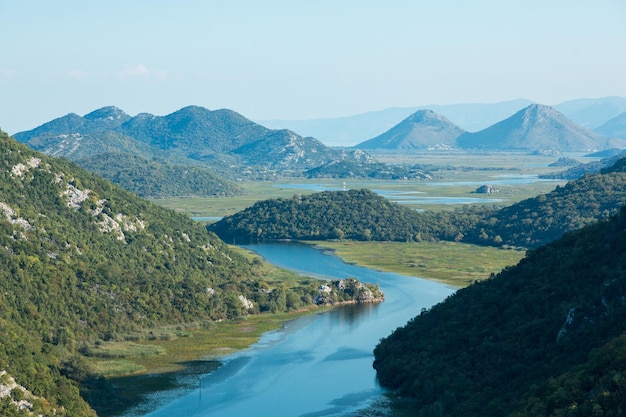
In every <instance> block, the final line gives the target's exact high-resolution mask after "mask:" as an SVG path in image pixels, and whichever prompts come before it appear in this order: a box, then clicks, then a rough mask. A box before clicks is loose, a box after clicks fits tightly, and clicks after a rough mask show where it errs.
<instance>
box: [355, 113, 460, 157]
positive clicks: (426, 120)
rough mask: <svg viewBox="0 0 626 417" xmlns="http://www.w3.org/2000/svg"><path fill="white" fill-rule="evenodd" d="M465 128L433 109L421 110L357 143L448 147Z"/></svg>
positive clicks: (361, 146) (363, 145) (387, 146)
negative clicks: (380, 132)
mask: <svg viewBox="0 0 626 417" xmlns="http://www.w3.org/2000/svg"><path fill="white" fill-rule="evenodd" d="M463 132H464V130H463V129H461V128H460V127H458V126H457V125H455V124H454V123H452V122H450V121H449V120H448V119H446V118H445V117H443V116H440V115H438V114H436V113H435V112H433V111H432V110H418V111H417V112H415V113H413V114H412V115H410V116H409V117H407V118H406V119H404V120H403V121H402V122H400V123H399V124H397V125H396V126H394V127H393V128H391V129H390V130H388V131H387V132H385V133H383V134H382V135H379V136H377V137H375V138H373V139H370V140H367V141H365V142H362V143H359V144H358V145H356V146H355V147H356V148H359V149H424V148H438V147H439V148H449V147H454V146H455V145H456V139H457V138H458V137H459V136H460V135H461V134H462V133H463Z"/></svg>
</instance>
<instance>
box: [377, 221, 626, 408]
mask: <svg viewBox="0 0 626 417" xmlns="http://www.w3.org/2000/svg"><path fill="white" fill-rule="evenodd" d="M625 271H626V209H623V210H622V211H621V213H620V214H619V215H618V216H616V217H613V218H611V219H610V220H603V221H600V222H598V223H597V224H594V225H590V226H587V227H585V228H583V229H582V230H579V231H576V232H571V233H567V234H566V235H565V236H563V237H562V238H560V239H559V240H556V241H554V242H552V243H550V244H548V245H545V246H542V247H540V248H538V249H535V250H533V251H531V252H529V254H528V255H527V257H526V258H525V259H524V260H522V261H521V262H520V263H519V264H518V265H517V266H515V267H511V268H508V269H505V270H504V271H502V272H501V273H499V274H498V275H497V276H495V277H493V278H492V279H489V280H486V281H483V282H480V283H476V284H474V285H472V286H470V287H467V288H465V289H462V290H459V291H457V292H456V293H455V294H453V295H452V296H450V297H449V298H448V299H446V300H445V301H444V302H442V303H440V304H438V305H436V306H434V307H432V308H431V309H430V310H428V311H423V312H422V314H420V315H419V316H417V317H415V318H414V319H413V320H411V321H410V322H409V323H408V324H407V325H406V326H404V327H402V328H399V329H397V330H396V331H395V332H394V333H392V334H391V335H390V336H389V337H387V338H385V339H383V340H382V341H381V342H380V344H379V345H378V346H377V347H376V349H375V363H374V367H375V368H376V370H377V373H378V378H379V380H380V382H381V383H382V384H383V385H384V386H387V387H390V388H393V389H396V390H397V392H398V394H399V395H400V396H403V397H410V398H412V399H413V405H412V407H413V408H414V409H415V410H417V411H418V414H417V415H419V416H463V417H471V416H480V417H488V416H507V415H508V416H527V415H541V416H591V415H600V416H618V415H623V414H622V413H623V411H624V410H626V408H625V407H626V333H625V331H626V322H625V321H624V317H625V316H626V302H625V301H624V300H626V274H625Z"/></svg>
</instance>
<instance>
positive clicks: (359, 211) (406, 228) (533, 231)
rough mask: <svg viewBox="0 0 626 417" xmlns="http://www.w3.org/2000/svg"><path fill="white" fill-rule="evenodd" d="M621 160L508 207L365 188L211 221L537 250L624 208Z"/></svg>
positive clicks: (300, 233)
mask: <svg viewBox="0 0 626 417" xmlns="http://www.w3.org/2000/svg"><path fill="white" fill-rule="evenodd" d="M625 165H626V158H625V159H622V160H618V161H617V162H616V163H615V164H614V165H613V166H612V167H610V168H607V169H606V170H605V171H603V172H602V173H599V174H589V175H586V176H584V177H583V178H580V179H578V180H575V181H570V182H569V183H567V184H566V185H564V186H558V187H557V188H556V189H555V190H553V191H552V192H550V193H548V194H543V195H539V196H537V197H533V198H529V199H526V200H523V201H520V202H518V203H515V204H513V205H511V206H508V207H504V208H500V209H490V208H485V207H474V206H468V207H462V208H460V209H458V210H455V211H442V212H438V213H429V212H420V213H418V212H416V211H414V210H412V209H410V208H408V207H405V206H401V205H398V204H396V203H392V202H390V201H388V200H387V199H385V198H383V197H381V196H379V195H377V194H375V193H374V192H372V191H368V190H349V191H325V192H322V193H315V194H311V195H307V196H294V197H292V198H288V199H271V200H266V201H260V202H257V203H256V204H254V205H253V206H251V207H249V208H247V209H245V210H243V211H241V212H239V213H236V214H235V215H233V216H230V217H226V218H224V219H222V220H220V221H219V222H217V223H215V224H213V225H211V226H209V230H212V231H215V232H216V233H217V234H218V235H219V236H220V237H222V238H223V239H224V240H226V241H228V242H232V240H233V239H235V240H257V239H259V240H263V239H301V240H307V239H313V240H315V239H321V240H323V239H344V238H345V239H353V240H379V241H419V240H437V239H439V240H456V241H462V242H467V243H475V244H479V245H493V246H514V247H523V248H535V247H538V246H541V245H543V244H545V243H548V242H550V241H552V240H554V239H557V238H559V237H560V236H562V235H563V233H566V232H569V231H572V230H576V229H579V228H581V227H583V226H585V225H588V224H591V223H593V222H595V221H597V220H598V219H601V218H608V217H610V216H612V215H615V214H617V213H618V212H619V210H620V208H621V207H622V206H624V205H626V172H624V170H625V168H624V166H625Z"/></svg>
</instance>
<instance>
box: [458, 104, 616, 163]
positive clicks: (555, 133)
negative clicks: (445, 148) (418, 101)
mask: <svg viewBox="0 0 626 417" xmlns="http://www.w3.org/2000/svg"><path fill="white" fill-rule="evenodd" d="M618 143H626V141H621V140H612V139H606V138H604V137H602V136H600V135H598V134H596V133H594V132H592V131H590V130H588V129H585V128H583V127H581V126H579V125H577V124H576V123H574V122H572V121H571V120H569V119H568V118H567V117H565V116H564V115H563V114H562V113H559V112H558V111H556V110H555V109H554V108H552V107H549V106H544V105H540V104H533V105H530V106H528V107H526V108H524V109H522V110H520V111H519V112H517V113H515V114H514V115H513V116H511V117H509V118H508V119H506V120H503V121H501V122H499V123H496V124H495V125H493V126H491V127H488V128H487V129H484V130H481V131H480V132H476V133H469V132H467V133H464V134H462V135H461V136H459V138H458V139H457V144H458V146H459V147H461V148H465V149H490V150H527V151H531V150H539V151H550V152H575V151H587V152H588V151H592V150H598V149H606V148H611V147H616V146H615V145H616V144H618Z"/></svg>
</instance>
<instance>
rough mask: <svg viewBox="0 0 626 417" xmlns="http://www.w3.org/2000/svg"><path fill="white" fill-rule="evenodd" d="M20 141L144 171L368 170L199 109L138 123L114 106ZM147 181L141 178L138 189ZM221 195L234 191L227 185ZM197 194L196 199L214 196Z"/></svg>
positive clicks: (312, 144) (313, 145) (303, 140)
mask: <svg viewBox="0 0 626 417" xmlns="http://www.w3.org/2000/svg"><path fill="white" fill-rule="evenodd" d="M16 138H17V139H18V140H20V141H22V142H24V143H26V144H28V145H29V146H31V147H33V148H34V149H37V150H40V151H42V152H45V153H48V154H52V155H55V156H64V157H66V158H70V159H72V160H76V161H82V162H84V161H95V157H96V156H97V155H100V154H103V153H113V152H120V153H127V154H129V155H133V156H136V157H138V158H139V159H141V160H142V161H143V162H142V165H145V163H151V162H150V161H153V160H154V159H155V158H157V159H161V160H163V161H165V162H167V163H170V164H174V165H186V166H196V167H198V168H203V169H209V170H211V171H213V172H219V175H220V176H225V177H227V178H230V179H241V178H249V179H264V178H273V177H275V176H276V175H296V176H298V175H302V173H303V172H304V171H306V170H309V169H312V168H315V167H318V166H322V165H326V164H329V163H333V162H339V161H340V162H342V163H343V164H345V165H346V168H347V169H350V168H354V171H356V170H358V169H357V168H359V169H360V167H361V166H362V164H363V160H362V159H359V158H356V157H354V156H353V155H352V154H350V153H345V152H342V151H339V150H336V149H331V148H329V147H327V146H325V145H324V144H322V143H321V142H320V141H318V140H317V139H315V138H312V137H302V136H300V135H297V134H296V133H294V132H291V131H288V130H271V129H268V128H266V127H264V126H261V125H259V124H257V123H254V122H252V121H251V120H249V119H247V118H245V117H244V116H242V115H240V114H239V113H236V112H234V111H232V110H227V109H221V110H214V111H211V110H208V109H205V108H203V107H199V106H188V107H184V108H182V109H180V110H178V111H176V112H174V113H171V114H168V115H166V116H154V115H151V114H148V113H141V114H139V115H137V116H135V117H132V118H130V117H129V116H127V115H125V113H123V112H122V111H121V110H119V109H116V108H114V107H107V108H103V109H99V110H96V111H94V112H92V113H89V114H88V115H85V116H84V117H80V116H78V115H75V114H71V115H67V116H64V117H62V118H59V119H55V120H54V121H52V122H49V123H46V124H44V125H42V126H40V127H38V128H36V129H33V130H31V131H28V132H21V133H18V134H17V135H16ZM126 160H127V161H129V162H132V161H138V160H134V159H132V158H127V159H126ZM155 169H158V168H155ZM126 172H127V173H132V172H134V173H136V174H139V173H140V172H144V170H143V169H132V168H131V169H129V170H127V171H126ZM144 181H145V180H144V179H141V178H135V179H133V182H134V183H135V184H139V183H142V182H144ZM219 188H220V189H222V190H227V189H233V187H232V185H227V184H225V186H222V187H219ZM181 189H188V187H185V186H181ZM192 191H193V192H192V193H191V194H194V195H206V192H207V190H206V189H204V191H203V192H202V191H201V190H200V189H198V190H195V191H194V190H192ZM142 195H147V194H146V193H142Z"/></svg>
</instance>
